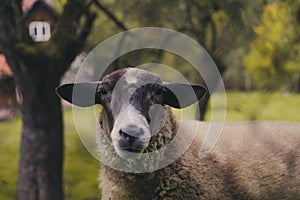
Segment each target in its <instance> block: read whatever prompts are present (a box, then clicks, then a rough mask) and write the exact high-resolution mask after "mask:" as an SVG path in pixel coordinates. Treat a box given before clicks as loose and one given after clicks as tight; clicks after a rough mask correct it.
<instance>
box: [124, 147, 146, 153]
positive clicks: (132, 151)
mask: <svg viewBox="0 0 300 200" xmlns="http://www.w3.org/2000/svg"><path fill="white" fill-rule="evenodd" d="M123 150H124V151H128V152H130V153H142V152H143V149H141V150H140V149H133V148H127V149H123Z"/></svg>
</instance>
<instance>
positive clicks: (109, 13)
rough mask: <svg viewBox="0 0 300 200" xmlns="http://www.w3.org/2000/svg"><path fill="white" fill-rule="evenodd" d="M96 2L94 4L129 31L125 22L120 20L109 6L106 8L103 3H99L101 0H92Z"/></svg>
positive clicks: (124, 29)
mask: <svg viewBox="0 0 300 200" xmlns="http://www.w3.org/2000/svg"><path fill="white" fill-rule="evenodd" d="M92 1H93V2H94V4H95V5H96V6H97V7H98V8H99V9H100V10H102V11H103V12H104V13H105V14H106V15H107V16H108V17H109V18H110V19H111V20H112V21H114V22H115V24H116V25H117V26H118V27H119V28H120V29H122V30H123V31H127V30H128V28H127V27H126V26H125V24H123V23H122V22H121V21H120V20H118V19H117V17H116V16H115V15H114V14H113V13H112V12H110V11H109V10H108V9H107V8H105V7H104V6H103V5H102V4H100V3H99V1H97V0H92Z"/></svg>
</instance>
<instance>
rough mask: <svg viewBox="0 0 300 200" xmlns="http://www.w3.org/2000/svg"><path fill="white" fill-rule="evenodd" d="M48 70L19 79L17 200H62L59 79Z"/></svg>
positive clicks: (47, 67) (44, 69) (42, 68)
mask: <svg viewBox="0 0 300 200" xmlns="http://www.w3.org/2000/svg"><path fill="white" fill-rule="evenodd" d="M50 67H51V66H39V69H38V68H35V72H33V71H32V72H30V73H28V74H27V75H26V76H22V75H21V76H18V77H19V78H21V79H19V81H20V84H19V85H20V90H21V93H22V99H23V102H22V110H21V113H22V121H23V127H22V143H21V152H20V155H21V156H20V163H19V165H20V167H19V184H18V193H17V198H18V199H19V200H23V199H24V200H28V199H30V200H31V199H33V200H34V199H43V200H48V199H49V200H53V199H55V200H59V199H63V189H62V188H63V184H62V166H63V165H62V163H63V134H62V133H63V124H62V114H61V105H60V100H59V98H58V97H57V96H56V94H55V87H57V85H59V77H56V78H55V76H53V75H51V74H49V73H45V71H47V69H50ZM42 71H44V72H42ZM50 77H51V78H50Z"/></svg>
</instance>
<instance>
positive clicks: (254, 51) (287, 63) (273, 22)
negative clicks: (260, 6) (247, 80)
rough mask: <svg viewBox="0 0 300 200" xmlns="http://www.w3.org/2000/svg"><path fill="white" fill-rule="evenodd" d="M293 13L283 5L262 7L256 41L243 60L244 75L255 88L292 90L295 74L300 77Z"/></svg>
mask: <svg viewBox="0 0 300 200" xmlns="http://www.w3.org/2000/svg"><path fill="white" fill-rule="evenodd" d="M293 14H294V13H293V11H292V7H291V6H289V5H288V4H286V3H271V4H268V5H267V6H265V7H264V12H263V15H262V21H261V24H260V25H259V26H256V27H255V32H256V34H257V39H256V40H255V41H254V42H253V43H252V44H251V45H250V52H249V54H247V55H245V57H244V65H245V67H246V73H247V74H248V75H250V76H251V77H252V78H253V80H254V85H255V86H256V87H257V88H260V89H262V88H265V89H273V90H274V89H278V88H279V89H280V88H281V89H291V87H292V86H293V85H294V83H293V82H292V81H291V80H293V77H294V75H297V74H298V76H299V73H300V65H299V59H300V54H299V47H300V46H299V45H300V44H299V42H297V40H298V39H299V35H298V33H299V32H298V31H297V29H298V28H297V24H296V21H295V18H294V15H293ZM296 49H298V50H296ZM295 51H296V52H298V54H297V53H294V52H295Z"/></svg>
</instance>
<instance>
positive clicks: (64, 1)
mask: <svg viewBox="0 0 300 200" xmlns="http://www.w3.org/2000/svg"><path fill="white" fill-rule="evenodd" d="M299 24H300V1H297V0H256V1H247V0H144V1H137V0H132V1H116V0H87V1H84V0H52V1H51V0H44V1H38V0H24V1H22V0H12V1H6V2H4V1H1V3H0V154H1V156H0V199H16V198H17V196H18V198H19V199H30V198H37V199H43V198H42V196H41V194H40V192H37V191H39V190H41V188H43V189H45V188H46V189H45V191H47V192H46V195H48V197H49V199H51V198H50V197H53V198H52V199H63V198H64V199H100V191H99V189H98V180H97V179H98V172H99V163H98V161H97V160H96V159H94V158H93V157H92V156H90V155H89V153H88V152H87V151H86V150H85V148H84V146H83V145H82V144H81V142H80V139H79V137H78V135H77V132H76V129H75V127H74V122H73V116H72V111H71V110H70V105H68V104H65V103H63V104H62V107H61V102H60V100H59V98H58V97H57V96H56V94H55V92H54V90H55V88H56V87H57V86H58V85H59V84H61V83H66V82H72V81H73V80H74V79H75V76H76V72H77V70H78V68H79V66H80V63H81V62H82V61H83V60H84V58H85V57H86V56H87V54H88V53H89V52H90V51H91V50H92V49H93V48H94V47H95V46H96V45H97V44H99V43H100V42H102V41H104V40H105V39H107V38H108V37H110V36H113V35H115V34H117V33H120V32H122V31H126V30H130V29H134V28H139V27H164V28H169V29H173V30H176V31H179V32H181V33H184V34H186V35H188V36H190V37H191V38H193V39H194V40H195V41H197V42H198V43H199V44H200V45H202V46H203V47H204V48H205V49H206V51H207V52H208V53H209V55H210V56H211V58H212V59H213V60H214V62H215V63H216V65H217V67H218V69H219V71H220V73H221V75H222V79H223V81H224V84H225V88H226V96H227V97H226V98H227V107H226V120H227V121H242V120H288V121H297V122H300V115H299V111H300V108H299V101H300V94H299V90H300V29H299ZM150 62H152V63H160V64H164V65H167V66H170V67H173V68H174V69H176V70H178V71H179V72H180V73H181V74H183V75H184V76H185V77H186V78H187V79H188V80H189V81H190V82H192V83H203V81H202V78H201V75H199V74H198V73H197V72H196V71H195V69H194V68H193V67H192V65H191V64H190V63H188V62H187V61H186V60H185V59H184V58H181V57H179V56H177V55H174V54H172V53H170V52H165V51H162V50H157V49H142V50H136V51H132V52H130V53H128V54H125V55H122V56H121V57H119V58H118V59H116V60H115V61H114V62H113V63H111V65H110V67H109V68H108V70H107V72H106V73H108V72H110V71H113V70H116V69H119V68H122V67H126V66H138V65H142V64H145V63H150ZM91 73H92V72H91ZM204 84H205V83H204ZM210 95H218V94H214V93H212V94H210ZM209 97H210V96H209V95H208V96H207V97H206V98H205V99H204V100H203V101H202V102H200V105H199V108H200V111H201V116H196V117H197V119H199V120H206V121H209V120H210V114H211V110H210V101H209ZM191 110H193V109H191ZM220 112H221V111H220ZM190 115H191V116H194V115H195V113H194V112H192V111H191V113H190ZM82 120H83V121H84V120H86V121H89V119H85V118H83V119H82ZM53 149H54V150H53ZM39 155H42V156H39ZM32 169H34V170H32ZM39 171H42V172H44V174H46V175H45V176H43V175H40V174H41V173H39ZM49 177H50V178H49ZM41 183H45V184H41ZM39 184H41V185H39ZM44 185H46V186H44ZM25 194H28V195H25Z"/></svg>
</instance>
